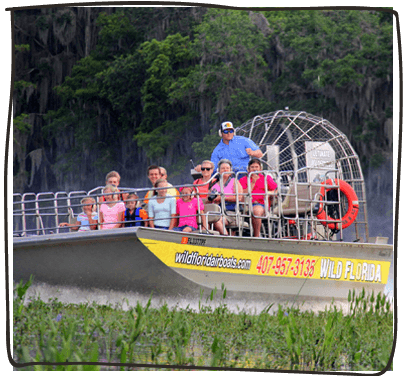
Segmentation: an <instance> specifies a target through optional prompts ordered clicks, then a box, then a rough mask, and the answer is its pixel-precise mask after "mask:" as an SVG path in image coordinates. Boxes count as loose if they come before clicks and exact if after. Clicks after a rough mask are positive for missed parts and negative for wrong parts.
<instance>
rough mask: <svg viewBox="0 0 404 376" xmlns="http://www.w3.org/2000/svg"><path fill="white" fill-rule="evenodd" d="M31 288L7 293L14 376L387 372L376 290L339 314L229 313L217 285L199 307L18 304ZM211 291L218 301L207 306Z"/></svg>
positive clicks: (384, 317) (389, 337) (384, 305)
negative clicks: (18, 375) (50, 374)
mask: <svg viewBox="0 0 404 376" xmlns="http://www.w3.org/2000/svg"><path fill="white" fill-rule="evenodd" d="M31 284H32V278H31V279H30V280H29V281H28V282H26V283H23V282H22V281H21V282H20V283H18V284H16V285H15V287H14V296H13V349H12V350H13V359H14V361H15V362H16V363H17V364H18V365H20V364H27V363H29V365H27V366H23V367H14V370H37V371H50V370H56V371H58V370H60V371H62V370H65V371H73V370H83V371H84V370H110V371H114V370H123V371H124V370H175V369H181V368H180V367H184V368H185V369H188V370H190V369H220V368H223V369H246V370H247V369H265V370H290V371H295V370H299V371H336V372H337V371H383V370H386V369H387V370H392V369H393V368H392V363H389V359H390V356H391V353H392V349H393V339H394V328H393V310H392V307H391V303H390V301H389V299H387V298H386V295H384V294H380V293H379V294H378V295H377V296H375V295H374V294H373V293H372V294H365V291H364V290H362V292H361V293H358V292H356V294H355V291H353V292H351V291H350V292H349V296H348V305H349V311H348V313H346V314H344V313H343V312H342V310H341V309H337V307H336V306H335V305H334V304H333V302H331V304H330V307H329V308H325V309H324V310H323V311H319V312H316V313H315V312H313V311H303V310H300V309H299V308H298V307H296V308H293V306H292V307H287V308H284V307H283V306H281V305H278V309H277V310H275V311H274V312H273V313H272V312H270V310H271V308H274V307H273V304H269V305H268V306H267V307H266V308H265V309H263V310H262V311H261V312H259V313H257V314H249V313H246V312H244V311H240V312H232V311H231V310H230V309H229V308H228V305H227V303H225V302H226V293H227V290H226V288H225V287H224V286H223V285H222V290H221V291H217V290H215V291H212V293H211V294H210V295H209V296H208V297H207V298H206V301H205V302H202V295H203V294H202V293H203V292H201V295H200V299H199V309H198V310H195V309H191V308H189V306H188V307H186V308H178V307H172V308H169V307H168V306H167V304H164V305H163V306H161V307H159V308H152V307H151V301H152V296H150V299H149V300H148V302H147V303H146V304H144V305H143V304H141V303H140V302H137V304H136V306H133V307H129V309H127V310H124V309H123V307H122V305H119V304H117V305H115V306H112V305H111V304H110V305H100V304H96V303H81V304H65V303H61V302H59V301H58V300H57V299H49V301H48V302H44V301H42V300H41V299H40V298H38V297H34V298H32V297H31V298H29V299H26V298H25V295H26V292H27V290H28V288H29V287H30V286H31ZM218 293H221V294H222V302H223V303H221V304H220V305H218V306H216V307H215V308H212V307H211V305H210V303H211V302H212V301H213V299H214V297H215V295H216V294H218ZM47 363H48V364H47ZM57 363H62V364H57ZM63 363H65V364H63ZM69 363H70V364H69ZM184 368H182V369H184Z"/></svg>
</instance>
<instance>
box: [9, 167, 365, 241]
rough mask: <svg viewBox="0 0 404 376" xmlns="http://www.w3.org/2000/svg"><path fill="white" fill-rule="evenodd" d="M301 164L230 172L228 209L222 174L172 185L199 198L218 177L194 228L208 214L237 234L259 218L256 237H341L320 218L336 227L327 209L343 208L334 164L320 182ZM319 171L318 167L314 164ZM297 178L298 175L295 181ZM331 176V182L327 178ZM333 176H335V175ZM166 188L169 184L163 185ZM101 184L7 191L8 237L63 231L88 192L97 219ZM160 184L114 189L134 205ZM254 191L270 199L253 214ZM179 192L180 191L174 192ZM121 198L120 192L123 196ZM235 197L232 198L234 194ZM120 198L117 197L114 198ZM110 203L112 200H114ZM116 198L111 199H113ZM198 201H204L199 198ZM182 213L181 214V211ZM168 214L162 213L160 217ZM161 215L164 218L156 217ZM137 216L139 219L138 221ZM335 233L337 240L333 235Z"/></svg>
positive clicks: (249, 229) (210, 226)
mask: <svg viewBox="0 0 404 376" xmlns="http://www.w3.org/2000/svg"><path fill="white" fill-rule="evenodd" d="M309 169H310V168H308V167H306V168H303V169H300V170H298V171H295V172H293V171H282V172H277V171H272V170H265V171H257V172H250V173H246V172H237V173H234V172H231V173H224V174H229V179H232V178H234V179H235V182H238V181H239V179H240V178H241V177H242V176H247V190H246V191H244V190H242V191H240V188H239V185H238V184H237V183H236V184H234V187H235V189H234V194H232V195H231V196H232V197H233V198H232V200H233V201H234V204H235V207H234V210H227V209H226V198H228V197H229V194H225V193H223V191H224V184H225V179H224V178H223V175H224V174H222V175H220V174H219V173H216V174H215V175H214V176H212V177H211V179H210V180H209V181H208V182H206V183H202V184H195V185H194V184H184V185H181V186H179V185H178V186H173V188H176V189H178V188H179V187H185V186H189V187H193V188H194V189H195V196H196V197H198V198H200V195H201V193H200V192H199V188H200V187H202V186H203V185H205V184H209V183H210V182H211V181H212V180H213V179H218V184H219V187H220V192H218V193H217V194H218V195H219V196H220V203H219V205H217V207H215V208H217V209H215V210H214V211H209V210H205V211H204V210H202V207H201V204H200V200H197V202H198V205H197V212H196V214H195V215H189V216H188V217H190V216H196V218H197V224H198V232H206V231H208V232H211V231H212V230H213V229H214V228H215V225H214V221H212V222H211V223H208V219H209V218H211V217H212V216H215V217H220V218H221V219H222V223H226V220H227V222H229V224H228V225H227V229H228V230H230V231H232V233H233V232H234V234H235V235H237V236H253V221H254V219H260V220H261V222H262V224H261V237H266V238H274V239H280V238H294V239H302V240H306V239H313V238H315V239H325V240H343V234H342V229H341V231H330V230H329V229H328V228H327V226H324V223H326V224H328V223H331V222H332V223H339V224H340V226H337V227H339V228H342V226H341V217H342V214H341V215H340V218H337V219H333V218H332V217H331V219H330V216H329V215H328V208H329V207H330V206H331V205H334V207H335V206H338V212H339V213H343V212H344V210H345V208H344V200H343V199H342V197H341V192H340V189H339V186H338V185H336V184H334V183H333V184H332V185H326V184H325V180H327V179H328V176H329V175H333V176H336V177H337V178H339V172H338V170H337V169H335V170H330V169H324V179H323V181H317V182H310V181H307V179H305V178H303V179H302V178H301V177H302V176H303V177H307V176H309V174H308V170H309ZM316 170H319V167H318V166H317V167H316ZM255 174H262V175H263V176H264V179H265V181H266V179H267V177H268V176H271V177H272V178H273V180H274V181H275V182H276V183H277V186H278V188H277V189H276V191H275V192H273V191H268V186H267V185H266V184H265V192H263V193H255V192H254V191H253V189H252V185H251V179H250V178H251V177H252V176H253V175H255ZM299 177H300V180H299ZM332 181H335V179H333V180H332ZM337 181H338V180H337ZM169 188H171V187H169ZM321 188H323V191H324V192H325V191H326V190H328V189H336V190H337V192H338V198H337V200H336V201H335V200H327V197H326V195H323V194H322V193H321ZM102 189H103V187H96V188H94V189H92V190H90V191H88V192H86V191H72V192H69V193H67V192H56V193H52V192H42V193H38V194H35V193H24V194H19V193H15V194H14V195H13V235H14V236H24V237H25V236H34V235H45V234H53V233H56V234H58V233H67V232H70V230H71V228H70V227H61V226H60V225H61V223H70V225H71V227H73V225H74V224H75V219H77V215H78V214H79V213H80V212H81V207H82V204H81V203H80V201H81V200H82V199H83V198H84V197H92V198H93V199H94V200H95V208H96V210H95V211H96V213H97V214H98V219H99V218H100V206H101V205H102V204H103V203H104V199H103V198H102V197H103V196H105V195H106V194H105V193H102ZM160 189H165V188H164V187H160V188H119V190H120V194H123V195H124V196H125V194H129V193H135V194H136V195H137V196H138V199H135V200H134V201H135V202H136V204H137V205H136V207H144V200H145V198H144V196H145V195H146V193H147V192H148V191H150V190H156V191H158V190H160ZM256 195H261V196H263V200H264V202H265V203H267V202H270V203H272V204H271V205H267V204H265V205H264V213H263V215H262V216H259V215H256V214H254V197H255V196H256ZM179 196H180V197H182V196H183V195H182V194H180V195H179ZM125 197H126V196H125ZM157 198H158V197H157V196H152V197H150V198H148V200H155V199H157ZM234 198H235V199H234ZM121 199H122V197H121V198H120V200H121ZM114 202H115V201H114ZM116 202H117V201H116ZM204 203H205V205H206V203H209V201H207V200H206V199H204ZM320 205H322V207H323V210H325V211H326V219H322V220H321V221H320V220H319V219H318V218H317V217H316V215H317V213H318V208H319V206H320ZM202 216H205V217H206V219H207V221H206V222H207V223H208V226H207V227H208V228H204V227H203V225H202V221H201V218H202ZM182 217H184V216H182ZM168 218H169V219H171V218H172V217H167V218H165V219H168ZM174 218H175V219H176V220H178V219H179V218H181V217H180V216H179V215H175V216H174ZM161 219H164V218H161ZM139 221H140V220H139ZM148 221H149V219H143V220H141V221H140V223H139V224H140V225H143V226H147V225H148ZM113 223H114V224H119V225H121V227H125V224H126V225H127V224H128V222H125V221H116V222H113ZM354 223H355V226H354V227H355V231H356V237H357V238H359V233H358V226H364V227H365V228H366V229H367V223H366V222H364V221H361V220H360V219H358V220H356V221H355V222H354ZM97 228H98V229H101V223H100V221H99V220H98V223H97ZM336 234H338V235H339V239H336Z"/></svg>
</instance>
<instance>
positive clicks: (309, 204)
mask: <svg viewBox="0 0 404 376" xmlns="http://www.w3.org/2000/svg"><path fill="white" fill-rule="evenodd" d="M236 134H237V135H241V136H245V137H248V138H250V139H252V140H253V141H254V142H255V143H256V144H257V145H259V147H260V148H261V150H262V152H263V157H262V158H261V161H262V162H263V164H264V166H265V167H264V169H263V171H262V172H260V173H262V174H264V175H270V176H271V177H272V178H273V179H274V180H275V181H276V182H277V185H278V189H277V191H276V192H265V195H266V196H268V197H269V196H270V195H272V196H273V197H272V201H273V202H272V206H271V207H267V208H265V213H264V215H263V216H262V217H261V219H262V226H261V227H262V228H261V236H260V237H259V238H255V237H252V234H253V232H252V231H253V228H252V218H251V215H250V214H249V213H252V211H251V205H252V197H253V195H254V194H253V193H252V192H251V189H250V188H251V187H250V186H249V189H248V192H244V193H243V192H238V193H240V194H241V196H242V200H240V202H237V205H236V208H235V210H234V211H232V212H226V211H225V210H222V209H221V207H223V208H224V207H225V206H224V205H222V206H221V207H220V206H219V205H213V204H208V205H206V206H205V210H204V211H203V212H202V211H201V212H199V213H198V218H199V219H200V216H202V215H205V216H206V217H207V220H208V221H207V223H208V224H209V228H208V229H207V231H206V229H203V228H202V227H201V226H200V227H199V229H198V230H197V231H194V232H192V233H184V232H177V231H167V230H161V229H154V228H148V227H143V226H138V227H128V228H119V229H113V230H96V231H84V232H73V231H70V230H69V229H66V228H61V227H60V226H59V224H60V223H61V222H65V221H69V220H70V221H72V220H74V218H75V217H76V216H77V214H78V213H79V212H80V211H81V208H80V200H81V199H82V198H83V197H86V196H92V197H94V198H95V199H96V200H97V202H99V200H100V198H101V196H102V193H101V188H102V187H97V188H95V189H93V190H91V191H88V192H86V191H74V192H56V193H55V192H42V193H23V194H19V193H14V195H13V279H14V281H15V282H19V281H20V280H23V281H26V280H28V279H29V278H30V276H31V275H32V276H33V277H34V280H35V281H36V282H43V283H46V284H51V285H56V286H73V287H79V288H98V289H108V290H113V291H134V292H140V293H147V294H149V293H151V292H153V293H154V294H162V295H164V294H170V295H171V296H172V295H178V296H182V297H185V296H188V295H189V294H191V295H193V296H195V293H198V292H200V291H201V288H202V289H206V291H210V290H214V289H218V288H219V289H220V288H221V287H222V286H225V287H226V289H227V291H229V292H234V293H235V294H237V293H238V294H242V295H243V294H244V295H246V294H256V293H258V294H264V295H270V296H282V297H284V298H286V299H289V298H290V299H295V298H296V297H297V296H299V297H300V298H302V299H310V298H315V299H328V300H331V299H342V300H344V299H347V297H348V294H349V291H350V290H358V291H362V290H363V289H364V290H366V291H369V292H370V291H374V292H375V293H379V292H383V291H384V288H385V285H386V283H387V280H388V275H389V269H390V264H391V262H392V257H393V247H392V245H389V244H387V243H388V241H387V239H386V238H381V237H376V238H370V237H369V228H368V220H367V217H368V213H367V205H366V192H365V182H364V178H363V174H362V170H361V166H360V161H359V158H358V155H357V154H356V152H355V151H354V149H353V148H352V146H351V144H350V143H349V141H348V139H347V137H346V136H345V135H344V134H343V133H341V131H339V130H338V129H337V128H336V127H335V126H334V125H332V124H331V123H330V122H329V121H327V120H325V119H323V118H320V117H317V116H313V115H311V114H308V113H306V112H294V111H286V110H285V111H276V112H271V113H268V114H263V115H259V116H255V117H254V118H253V119H251V120H249V121H248V122H246V123H244V124H243V125H241V126H240V127H238V128H237V129H236ZM242 174H245V173H242V172H237V173H236V174H234V175H235V177H236V178H237V179H238V178H240V177H241V175H242ZM218 177H219V178H220V181H221V184H222V183H223V181H222V177H220V176H218ZM212 178H213V177H212ZM190 185H191V184H190ZM181 186H184V185H183V184H182V185H181ZM197 187H198V186H196V188H197ZM120 189H121V191H125V192H135V193H137V195H138V196H139V197H140V199H139V200H140V201H141V198H142V197H144V195H145V193H146V192H147V191H148V190H149V188H120ZM196 194H198V192H197V193H196ZM222 200H224V197H222ZM225 215H226V216H232V217H233V219H234V220H233V221H231V226H229V228H228V231H229V234H230V236H222V235H219V234H218V233H217V232H215V231H214V223H215V221H217V220H219V219H220V218H221V217H223V216H225ZM198 223H200V221H199V222H198Z"/></svg>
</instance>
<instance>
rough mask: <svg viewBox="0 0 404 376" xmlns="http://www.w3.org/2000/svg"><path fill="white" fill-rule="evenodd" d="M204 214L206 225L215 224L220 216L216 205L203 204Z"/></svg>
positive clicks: (220, 212) (219, 210)
mask: <svg viewBox="0 0 404 376" xmlns="http://www.w3.org/2000/svg"><path fill="white" fill-rule="evenodd" d="M204 213H205V215H206V216H207V221H208V224H212V223H216V222H217V221H219V220H220V218H221V216H222V210H221V209H220V206H219V205H216V204H205V209H204Z"/></svg>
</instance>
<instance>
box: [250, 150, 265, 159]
mask: <svg viewBox="0 0 404 376" xmlns="http://www.w3.org/2000/svg"><path fill="white" fill-rule="evenodd" d="M245 151H246V152H247V154H248V155H249V156H250V157H253V158H261V157H262V156H263V155H264V154H263V152H262V151H261V149H257V150H252V149H251V148H247V149H245Z"/></svg>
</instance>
